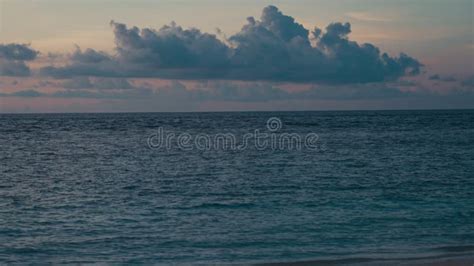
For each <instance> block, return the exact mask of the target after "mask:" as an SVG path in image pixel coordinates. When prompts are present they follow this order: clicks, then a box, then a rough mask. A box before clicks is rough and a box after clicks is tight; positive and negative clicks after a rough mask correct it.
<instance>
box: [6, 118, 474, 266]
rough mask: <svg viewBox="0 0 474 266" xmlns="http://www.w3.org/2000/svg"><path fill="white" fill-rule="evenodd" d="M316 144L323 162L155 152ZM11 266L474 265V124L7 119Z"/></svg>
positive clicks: (227, 152)
mask: <svg viewBox="0 0 474 266" xmlns="http://www.w3.org/2000/svg"><path fill="white" fill-rule="evenodd" d="M271 117H277V118H279V119H280V120H281V122H282V127H281V129H279V130H278V131H277V132H276V134H277V135H278V134H283V133H296V134H300V135H304V134H308V133H316V134H317V135H318V136H319V138H318V149H317V150H313V149H304V148H302V149H272V148H266V149H257V148H256V147H255V146H252V145H249V146H248V147H246V148H245V149H240V150H236V149H224V148H222V149H210V150H199V149H188V150H183V149H181V148H180V147H178V146H177V145H173V146H171V147H169V148H167V149H159V148H150V147H149V145H148V144H147V143H148V139H149V137H150V136H151V135H153V134H155V133H156V132H157V129H158V128H160V127H161V128H163V129H164V130H165V131H166V132H167V133H168V134H169V133H175V134H180V133H188V134H190V135H191V136H197V135H198V134H206V135H208V136H214V135H216V134H219V133H230V134H233V135H234V136H237V137H238V139H240V137H241V136H243V135H244V134H246V133H249V132H254V130H255V129H258V130H260V131H261V132H267V131H268V128H267V127H266V122H267V120H268V119H269V118H271ZM0 147H1V153H0V167H1V168H0V173H1V180H0V181H1V182H0V264H5V263H21V264H25V263H90V262H104V263H144V264H148V263H165V264H168V263H170V264H188V263H203V264H209V263H218V264H220V263H259V262H281V261H299V260H329V261H331V260H340V259H349V260H350V259H351V258H407V257H409V258H411V257H413V258H416V257H427V256H428V257H430V256H433V257H437V256H451V255H458V254H463V255H465V254H474V111H470V110H459V111H380V112H377V111H366V112H281V113H277V112H274V113H270V112H269V113H265V112H255V113H253V112H248V113H126V114H23V115H0Z"/></svg>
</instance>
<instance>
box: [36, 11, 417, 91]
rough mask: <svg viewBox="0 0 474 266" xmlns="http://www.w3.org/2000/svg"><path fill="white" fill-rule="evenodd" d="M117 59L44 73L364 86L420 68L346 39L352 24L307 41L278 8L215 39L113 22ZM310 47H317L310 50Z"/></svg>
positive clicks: (99, 56) (78, 59)
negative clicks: (229, 33) (356, 84)
mask: <svg viewBox="0 0 474 266" xmlns="http://www.w3.org/2000/svg"><path fill="white" fill-rule="evenodd" d="M111 26H112V27H113V31H114V35H115V43H116V54H114V55H108V54H106V53H104V52H100V51H96V50H93V49H86V50H85V51H81V50H80V49H78V50H77V51H76V52H75V53H74V54H73V55H71V56H70V60H71V63H70V64H69V65H67V66H65V67H52V66H50V67H45V68H43V69H42V70H41V73H42V74H44V75H48V76H53V77H56V78H68V77H73V76H100V77H159V78H167V79H221V80H267V81H292V82H321V83H368V82H380V81H387V80H396V79H398V78H400V77H402V76H406V75H417V74H419V73H420V69H421V67H422V64H421V63H420V62H418V61H417V60H416V59H414V58H412V57H410V56H408V55H405V54H403V53H402V54H400V55H399V56H397V57H391V56H389V55H387V54H385V53H381V52H380V51H379V49H378V48H377V47H375V46H374V45H372V44H358V43H357V42H354V41H351V40H349V37H348V36H349V34H350V33H351V25H350V24H349V23H332V24H330V25H329V26H327V27H326V29H325V30H324V31H323V30H321V29H318V28H316V29H315V30H314V31H313V32H312V33H311V34H310V32H309V30H307V29H305V28H304V27H303V26H302V25H301V24H299V23H297V22H296V21H295V19H294V18H292V17H290V16H287V15H284V14H283V13H282V12H281V11H280V10H278V8H276V7H274V6H268V7H266V8H264V9H263V12H262V15H261V18H260V20H257V19H255V18H253V17H249V18H248V19H247V24H246V25H244V26H243V27H242V29H241V31H240V32H238V33H237V34H235V35H233V36H230V37H229V38H226V40H224V41H222V40H219V39H218V38H217V37H216V36H215V35H213V34H208V33H203V32H201V31H199V30H198V29H194V28H191V29H183V28H182V27H180V26H177V25H176V24H175V23H171V24H170V25H166V26H164V27H162V28H161V29H159V30H154V29H149V28H143V29H139V28H137V27H131V28H129V27H127V26H126V25H125V24H121V23H116V22H111ZM311 40H314V41H315V43H316V44H315V45H314V44H313V45H312V42H311Z"/></svg>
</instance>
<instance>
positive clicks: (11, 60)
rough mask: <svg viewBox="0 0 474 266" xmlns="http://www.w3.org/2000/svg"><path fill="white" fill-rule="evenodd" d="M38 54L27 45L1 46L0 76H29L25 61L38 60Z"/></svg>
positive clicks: (11, 44)
mask: <svg viewBox="0 0 474 266" xmlns="http://www.w3.org/2000/svg"><path fill="white" fill-rule="evenodd" d="M38 54H39V52H38V51H35V50H33V49H31V48H30V47H29V46H28V45H26V44H16V43H10V44H0V76H20V77H21V76H29V75H30V74H31V73H30V68H29V67H28V66H27V65H26V63H25V61H32V60H34V59H36V57H37V56H38Z"/></svg>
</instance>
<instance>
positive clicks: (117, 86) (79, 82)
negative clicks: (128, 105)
mask: <svg viewBox="0 0 474 266" xmlns="http://www.w3.org/2000/svg"><path fill="white" fill-rule="evenodd" d="M61 86H62V87H63V88H65V89H98V90H128V89H135V87H134V86H133V85H132V84H130V82H129V81H128V80H127V79H124V78H94V79H93V80H91V78H89V77H84V76H78V77H73V78H71V79H69V80H66V81H64V82H63V83H62V84H61Z"/></svg>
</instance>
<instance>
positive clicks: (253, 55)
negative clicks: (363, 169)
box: [0, 0, 474, 113]
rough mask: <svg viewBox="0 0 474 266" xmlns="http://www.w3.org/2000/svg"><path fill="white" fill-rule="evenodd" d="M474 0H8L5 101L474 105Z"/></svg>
mask: <svg viewBox="0 0 474 266" xmlns="http://www.w3.org/2000/svg"><path fill="white" fill-rule="evenodd" d="M473 14H474V7H473V1H472V0H453V1H446V0H390V1H389V0H338V1H333V0H292V1H289V0H287V1H264V0H261V1H256V0H252V1H251V0H240V1H234V0H220V1H217V0H200V1H196V0H174V1H171V0H168V1H164V0H161V1H160V0H156V1H151V0H133V1H132V0H127V1H125V0H94V1H92V0H80V1H79V0H0V112H2V113H29V112H33V113H43V112H154V111H157V112H167V111H173V112H174V111H253V110H264V111H272V110H285V111H286V110H372V109H451V108H474V22H473Z"/></svg>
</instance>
